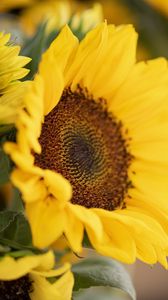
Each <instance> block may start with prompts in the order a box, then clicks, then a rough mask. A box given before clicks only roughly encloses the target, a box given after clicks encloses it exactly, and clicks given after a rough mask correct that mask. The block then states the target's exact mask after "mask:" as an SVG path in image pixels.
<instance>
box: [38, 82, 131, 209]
mask: <svg viewBox="0 0 168 300" xmlns="http://www.w3.org/2000/svg"><path fill="white" fill-rule="evenodd" d="M39 142H40V144H41V146H42V152H41V154H40V155H36V156H35V163H36V165H38V166H39V167H41V168H43V169H50V170H53V171H56V172H58V173H61V174H62V175H63V176H64V177H65V178H66V179H68V180H69V181H70V183H71V185H72V187H73V197H72V199H71V202H72V203H74V204H79V205H83V206H85V207H87V208H92V207H95V208H103V209H107V210H114V209H115V208H117V207H119V206H122V205H124V198H125V196H126V194H127V191H128V188H129V187H130V185H131V183H130V181H129V178H128V168H129V165H130V162H131V159H132V156H131V155H130V154H129V152H128V150H127V141H126V140H125V138H124V137H123V134H122V124H121V122H119V121H117V120H116V118H115V117H114V116H113V115H112V114H110V113H108V110H107V106H106V101H105V100H103V99H99V100H94V99H93V97H92V96H91V95H89V94H88V92H87V90H84V89H82V88H80V87H78V88H77V89H76V91H73V92H72V91H71V89H70V88H66V89H65V90H64V92H63V94H62V97H61V99H60V101H59V103H58V104H57V106H55V108H54V109H53V110H52V111H51V112H50V113H49V114H48V115H47V116H46V117H45V120H44V123H43V126H42V132H41V136H40V138H39Z"/></svg>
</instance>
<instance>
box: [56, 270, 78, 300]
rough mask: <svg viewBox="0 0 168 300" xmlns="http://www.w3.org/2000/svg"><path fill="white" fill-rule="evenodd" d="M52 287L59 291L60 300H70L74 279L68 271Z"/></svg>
mask: <svg viewBox="0 0 168 300" xmlns="http://www.w3.org/2000/svg"><path fill="white" fill-rule="evenodd" d="M54 285H55V287H56V288H57V289H58V290H59V291H61V297H62V300H71V296H72V288H73V285H74V278H73V275H72V273H71V272H70V271H68V272H66V273H65V274H64V275H63V276H62V277H61V278H60V279H58V280H57V281H56V282H55V283H54Z"/></svg>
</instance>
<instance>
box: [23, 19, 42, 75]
mask: <svg viewBox="0 0 168 300" xmlns="http://www.w3.org/2000/svg"><path fill="white" fill-rule="evenodd" d="M45 31H46V23H41V24H40V25H39V28H38V30H37V31H36V34H35V35H34V36H33V37H32V38H31V39H28V40H27V41H26V42H25V45H24V47H23V49H22V55H25V56H29V57H30V58H32V60H31V61H30V63H29V64H28V65H27V66H26V67H27V68H28V69H30V72H29V74H28V75H27V76H26V79H32V78H33V76H34V74H35V73H36V72H37V70H38V65H39V61H40V60H41V55H42V53H43V51H44V48H45V39H46V33H45Z"/></svg>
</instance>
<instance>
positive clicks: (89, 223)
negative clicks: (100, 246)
mask: <svg viewBox="0 0 168 300" xmlns="http://www.w3.org/2000/svg"><path fill="white" fill-rule="evenodd" d="M69 211H71V213H73V214H74V215H75V216H76V217H77V218H78V219H79V220H80V221H81V222H82V223H83V224H84V227H85V229H86V231H87V232H88V234H89V235H92V236H93V237H95V238H96V239H97V240H101V239H102V236H103V228H102V224H101V221H100V218H99V216H98V215H96V214H95V213H94V211H92V209H87V208H85V207H83V206H80V205H74V204H71V203H69Z"/></svg>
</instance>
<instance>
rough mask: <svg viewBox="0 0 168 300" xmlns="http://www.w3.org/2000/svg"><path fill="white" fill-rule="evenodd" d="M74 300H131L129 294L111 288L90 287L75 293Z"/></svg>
mask: <svg viewBox="0 0 168 300" xmlns="http://www.w3.org/2000/svg"><path fill="white" fill-rule="evenodd" d="M72 299H73V300H94V299H96V300H131V298H130V296H128V294H127V293H125V292H123V291H121V290H119V289H115V288H111V287H109V286H106V287H103V286H99V287H90V288H88V289H84V290H83V289H81V290H79V291H78V292H74V293H73V296H72Z"/></svg>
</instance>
